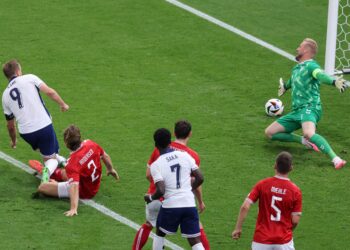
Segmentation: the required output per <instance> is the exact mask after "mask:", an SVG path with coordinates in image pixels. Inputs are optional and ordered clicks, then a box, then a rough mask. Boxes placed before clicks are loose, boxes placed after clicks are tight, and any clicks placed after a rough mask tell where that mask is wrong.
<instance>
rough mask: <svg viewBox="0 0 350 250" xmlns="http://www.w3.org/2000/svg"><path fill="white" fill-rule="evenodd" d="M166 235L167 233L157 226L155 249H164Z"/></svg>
mask: <svg viewBox="0 0 350 250" xmlns="http://www.w3.org/2000/svg"><path fill="white" fill-rule="evenodd" d="M165 235H166V234H165V233H163V232H162V231H161V230H159V228H157V230H156V235H155V236H154V238H153V245H152V249H153V250H163V247H164V240H165Z"/></svg>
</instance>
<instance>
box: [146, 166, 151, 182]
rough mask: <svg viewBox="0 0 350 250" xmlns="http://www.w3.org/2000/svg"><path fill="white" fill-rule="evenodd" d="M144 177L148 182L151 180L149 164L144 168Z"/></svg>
mask: <svg viewBox="0 0 350 250" xmlns="http://www.w3.org/2000/svg"><path fill="white" fill-rule="evenodd" d="M146 179H147V180H148V181H149V182H152V175H151V170H150V169H149V166H147V169H146Z"/></svg>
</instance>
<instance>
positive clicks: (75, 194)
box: [64, 182, 79, 216]
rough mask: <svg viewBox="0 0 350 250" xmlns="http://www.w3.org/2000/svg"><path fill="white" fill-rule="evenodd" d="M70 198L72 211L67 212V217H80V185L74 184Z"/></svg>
mask: <svg viewBox="0 0 350 250" xmlns="http://www.w3.org/2000/svg"><path fill="white" fill-rule="evenodd" d="M69 198H70V210H69V211H67V212H65V213H64V214H65V215H66V216H74V215H78V204H79V183H78V182H73V183H71V184H70V188H69Z"/></svg>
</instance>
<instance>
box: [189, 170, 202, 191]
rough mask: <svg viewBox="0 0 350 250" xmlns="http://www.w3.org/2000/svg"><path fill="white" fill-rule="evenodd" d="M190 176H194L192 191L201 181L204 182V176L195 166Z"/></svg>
mask: <svg viewBox="0 0 350 250" xmlns="http://www.w3.org/2000/svg"><path fill="white" fill-rule="evenodd" d="M192 176H193V177H194V181H193V182H192V191H193V190H196V189H197V188H198V187H199V186H200V185H202V183H203V182H204V176H203V174H202V172H201V171H200V170H199V168H197V169H196V170H193V171H192Z"/></svg>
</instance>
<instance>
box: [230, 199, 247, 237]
mask: <svg viewBox="0 0 350 250" xmlns="http://www.w3.org/2000/svg"><path fill="white" fill-rule="evenodd" d="M250 206H251V201H250V200H248V199H246V200H245V201H244V202H243V204H242V206H241V209H240V211H239V214H238V218H237V223H236V227H235V230H233V232H232V239H235V240H238V239H239V238H240V237H241V234H242V226H243V222H244V220H245V218H246V217H247V215H248V212H249V209H250Z"/></svg>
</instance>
